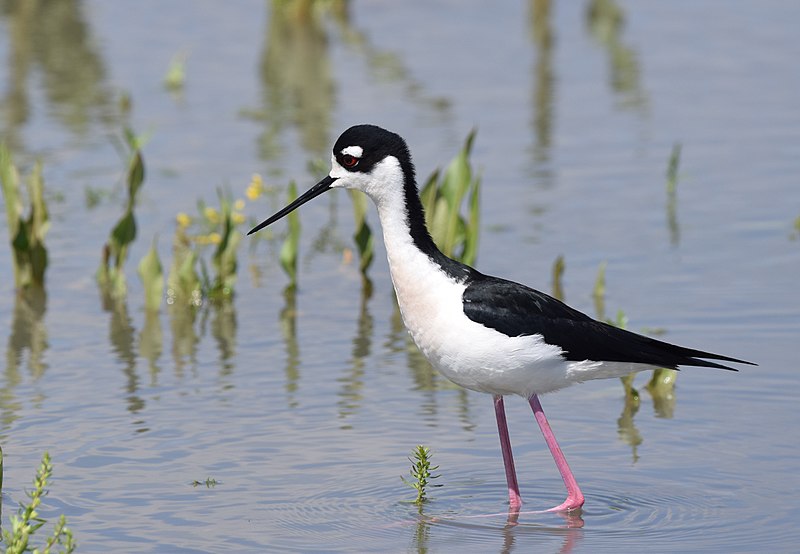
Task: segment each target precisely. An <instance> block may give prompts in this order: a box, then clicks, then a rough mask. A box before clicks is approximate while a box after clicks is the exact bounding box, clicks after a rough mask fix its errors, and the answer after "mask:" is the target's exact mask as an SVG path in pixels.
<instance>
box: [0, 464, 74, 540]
mask: <svg viewBox="0 0 800 554" xmlns="http://www.w3.org/2000/svg"><path fill="white" fill-rule="evenodd" d="M52 474H53V464H52V463H51V462H50V454H48V453H47V452H45V453H44V455H43V456H42V463H41V465H40V466H39V469H38V470H37V471H36V478H35V479H34V480H33V490H32V491H30V492H27V493H26V494H27V495H28V498H29V501H28V502H20V505H19V509H18V510H17V514H16V515H13V516H11V518H10V519H11V529H3V542H4V543H5V545H6V553H11V554H21V553H23V552H29V551H30V550H31V546H30V545H29V544H28V543H29V542H30V540H31V537H33V535H34V533H36V531H38V530H39V529H41V528H42V526H43V525H44V524H45V523H47V520H45V519H42V518H41V517H39V515H38V511H37V510H38V508H39V506H40V504H41V503H42V498H43V497H45V496H47V483H48V481H49V480H50V477H51V476H52ZM75 546H76V544H75V540H74V538H73V537H72V531H71V530H70V529H69V528H68V527H67V519H66V517H65V516H64V515H62V516H61V517H59V518H58V522H57V523H56V525H55V528H54V529H53V533H52V534H51V535H50V536H49V537H48V538H47V541H46V542H45V544H44V547H43V548H41V549H38V548H37V549H33V552H42V553H49V552H51V551H55V549H56V548H59V547H60V548H62V549H63V550H60V552H65V553H67V554H68V553H70V552H73V551H74V550H75Z"/></svg>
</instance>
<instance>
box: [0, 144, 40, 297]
mask: <svg viewBox="0 0 800 554" xmlns="http://www.w3.org/2000/svg"><path fill="white" fill-rule="evenodd" d="M0 189H2V192H3V199H4V200H5V205H6V223H7V225H8V236H9V238H10V239H11V249H12V251H13V253H14V257H13V265H14V285H15V286H16V288H17V289H18V290H22V289H27V288H29V287H31V286H35V287H38V288H42V287H44V272H45V270H46V269H47V249H46V248H45V246H44V237H45V235H46V234H47V230H48V229H49V228H50V217H49V215H48V213H47V205H46V204H45V201H44V180H43V179H42V164H41V162H36V164H35V165H34V167H33V172H32V173H31V176H30V178H29V180H28V203H29V208H28V217H27V218H26V217H24V208H23V204H22V191H21V190H20V185H19V172H18V171H17V168H16V167H15V166H14V162H13V160H12V158H11V152H9V150H8V148H7V147H6V145H5V143H0Z"/></svg>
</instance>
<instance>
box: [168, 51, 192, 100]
mask: <svg viewBox="0 0 800 554" xmlns="http://www.w3.org/2000/svg"><path fill="white" fill-rule="evenodd" d="M188 57H189V56H188V55H187V54H186V52H178V53H177V54H175V55H174V56H173V57H172V60H170V62H169V67H168V68H167V74H166V75H165V76H164V86H165V87H166V88H167V90H171V91H179V90H181V89H182V88H183V85H184V84H185V83H186V59H187V58H188Z"/></svg>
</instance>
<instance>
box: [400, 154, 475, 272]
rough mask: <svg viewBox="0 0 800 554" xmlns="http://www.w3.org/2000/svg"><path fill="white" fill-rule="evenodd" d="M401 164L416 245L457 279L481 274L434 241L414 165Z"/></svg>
mask: <svg viewBox="0 0 800 554" xmlns="http://www.w3.org/2000/svg"><path fill="white" fill-rule="evenodd" d="M400 165H401V167H402V170H403V175H404V176H405V187H404V189H405V190H404V194H405V204H406V217H407V218H408V228H409V232H410V233H411V240H412V241H413V242H414V246H416V247H417V248H419V250H420V251H421V252H423V253H424V254H426V255H427V256H428V257H429V258H430V259H431V260H432V261H433V262H434V263H435V264H437V265H438V266H439V267H440V268H441V269H442V271H444V272H445V273H447V274H448V275H449V276H450V277H452V278H453V279H456V280H457V281H460V282H463V281H469V280H472V279H474V278H476V277H478V276H479V275H480V273H478V272H477V271H476V270H474V269H473V268H471V267H469V266H468V265H466V264H462V263H461V262H458V261H456V260H453V259H451V258H449V257H447V256H445V255H444V254H443V253H442V251H441V250H439V247H437V246H436V243H434V242H433V238H431V234H430V232H428V227H427V226H426V225H425V208H423V207H422V201H421V200H420V198H419V192H418V190H417V182H416V178H415V176H414V166H413V165H412V164H411V161H410V160H406V161H401V162H400Z"/></svg>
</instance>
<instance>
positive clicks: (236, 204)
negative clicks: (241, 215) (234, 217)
mask: <svg viewBox="0 0 800 554" xmlns="http://www.w3.org/2000/svg"><path fill="white" fill-rule="evenodd" d="M233 209H234V210H237V211H239V212H241V211H242V210H243V209H244V200H242V199H241V198H239V199H238V200H236V202H234V203H233Z"/></svg>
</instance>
